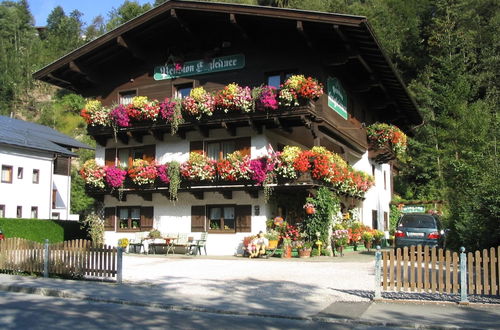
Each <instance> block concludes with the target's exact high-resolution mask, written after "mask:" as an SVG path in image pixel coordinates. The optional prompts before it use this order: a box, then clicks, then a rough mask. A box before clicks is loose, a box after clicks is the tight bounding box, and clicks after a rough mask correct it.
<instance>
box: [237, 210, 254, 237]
mask: <svg viewBox="0 0 500 330" xmlns="http://www.w3.org/2000/svg"><path fill="white" fill-rule="evenodd" d="M236 231H237V232H240V233H242V232H243V233H249V232H251V231H252V205H236Z"/></svg>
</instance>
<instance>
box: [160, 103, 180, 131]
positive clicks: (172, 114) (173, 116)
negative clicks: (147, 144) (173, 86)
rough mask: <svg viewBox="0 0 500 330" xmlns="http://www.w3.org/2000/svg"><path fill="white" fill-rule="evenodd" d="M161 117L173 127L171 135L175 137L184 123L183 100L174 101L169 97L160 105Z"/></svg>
mask: <svg viewBox="0 0 500 330" xmlns="http://www.w3.org/2000/svg"><path fill="white" fill-rule="evenodd" d="M159 106H160V110H159V111H160V112H159V116H160V118H161V119H163V120H165V122H167V123H168V124H170V127H171V133H172V135H174V134H175V133H177V130H178V128H179V125H180V124H182V123H183V122H184V119H183V118H182V111H181V109H182V105H181V100H177V99H176V100H173V99H169V98H168V97H167V98H165V100H163V102H161V103H160V105H159Z"/></svg>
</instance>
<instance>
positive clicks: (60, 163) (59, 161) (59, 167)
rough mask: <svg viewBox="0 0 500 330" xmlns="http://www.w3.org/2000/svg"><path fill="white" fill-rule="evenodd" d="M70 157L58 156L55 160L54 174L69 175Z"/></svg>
mask: <svg viewBox="0 0 500 330" xmlns="http://www.w3.org/2000/svg"><path fill="white" fill-rule="evenodd" d="M70 164H71V162H70V158H69V157H64V156H57V158H56V159H55V160H54V174H59V175H66V176H68V175H69V172H70Z"/></svg>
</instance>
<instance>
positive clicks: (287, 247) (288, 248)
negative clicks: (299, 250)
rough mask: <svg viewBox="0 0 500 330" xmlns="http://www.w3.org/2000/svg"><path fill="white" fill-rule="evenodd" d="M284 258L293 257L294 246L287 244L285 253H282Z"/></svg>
mask: <svg viewBox="0 0 500 330" xmlns="http://www.w3.org/2000/svg"><path fill="white" fill-rule="evenodd" d="M281 257H282V258H291V257H292V247H291V246H285V247H283V253H282V254H281Z"/></svg>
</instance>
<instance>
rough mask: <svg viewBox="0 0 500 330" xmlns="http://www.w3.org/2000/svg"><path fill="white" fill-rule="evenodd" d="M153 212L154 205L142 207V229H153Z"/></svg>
mask: <svg viewBox="0 0 500 330" xmlns="http://www.w3.org/2000/svg"><path fill="white" fill-rule="evenodd" d="M153 214H154V208H153V207H152V206H148V207H141V230H142V231H145V230H151V229H153Z"/></svg>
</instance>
